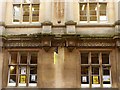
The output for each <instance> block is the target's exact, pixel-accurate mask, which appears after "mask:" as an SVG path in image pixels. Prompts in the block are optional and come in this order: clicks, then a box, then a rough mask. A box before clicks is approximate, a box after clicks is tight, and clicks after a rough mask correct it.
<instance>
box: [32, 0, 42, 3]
mask: <svg viewBox="0 0 120 90" xmlns="http://www.w3.org/2000/svg"><path fill="white" fill-rule="evenodd" d="M31 1H32V3H39V2H40V0H31Z"/></svg>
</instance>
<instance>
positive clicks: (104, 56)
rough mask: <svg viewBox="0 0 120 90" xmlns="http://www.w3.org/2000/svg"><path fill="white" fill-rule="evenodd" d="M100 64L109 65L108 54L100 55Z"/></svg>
mask: <svg viewBox="0 0 120 90" xmlns="http://www.w3.org/2000/svg"><path fill="white" fill-rule="evenodd" d="M102 64H109V53H102Z"/></svg>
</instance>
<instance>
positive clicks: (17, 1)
mask: <svg viewBox="0 0 120 90" xmlns="http://www.w3.org/2000/svg"><path fill="white" fill-rule="evenodd" d="M13 2H14V3H20V2H21V0H13Z"/></svg>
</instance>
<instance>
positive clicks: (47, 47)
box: [43, 46, 51, 52]
mask: <svg viewBox="0 0 120 90" xmlns="http://www.w3.org/2000/svg"><path fill="white" fill-rule="evenodd" d="M50 48H51V47H49V46H44V47H43V49H44V50H45V51H46V52H48V51H49V50H50Z"/></svg>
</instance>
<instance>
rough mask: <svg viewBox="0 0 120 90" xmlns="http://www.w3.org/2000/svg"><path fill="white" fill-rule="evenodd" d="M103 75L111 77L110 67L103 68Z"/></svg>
mask: <svg viewBox="0 0 120 90" xmlns="http://www.w3.org/2000/svg"><path fill="white" fill-rule="evenodd" d="M103 75H110V67H103Z"/></svg>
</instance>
